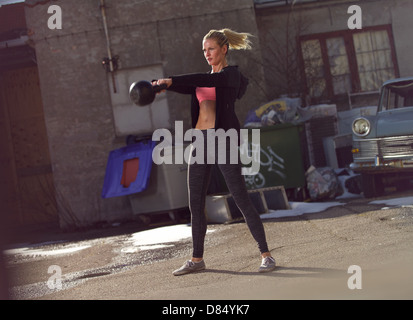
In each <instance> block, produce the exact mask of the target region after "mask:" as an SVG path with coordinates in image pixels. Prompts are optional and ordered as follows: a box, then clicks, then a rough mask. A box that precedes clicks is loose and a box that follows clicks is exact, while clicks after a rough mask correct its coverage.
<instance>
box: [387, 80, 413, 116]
mask: <svg viewBox="0 0 413 320" xmlns="http://www.w3.org/2000/svg"><path fill="white" fill-rule="evenodd" d="M381 104H382V105H381V110H393V109H398V108H404V107H413V81H404V82H398V83H394V84H389V85H387V86H386V87H385V88H384V91H383V96H382V101H381Z"/></svg>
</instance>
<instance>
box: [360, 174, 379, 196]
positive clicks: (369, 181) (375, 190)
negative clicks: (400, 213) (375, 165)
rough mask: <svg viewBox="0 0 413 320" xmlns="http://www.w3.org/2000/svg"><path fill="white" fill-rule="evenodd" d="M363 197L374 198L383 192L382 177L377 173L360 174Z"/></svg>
mask: <svg viewBox="0 0 413 320" xmlns="http://www.w3.org/2000/svg"><path fill="white" fill-rule="evenodd" d="M361 179H362V187H363V193H364V197H366V198H374V197H378V196H381V195H383V194H384V183H383V177H382V176H381V175H379V174H368V173H363V174H362V175H361Z"/></svg>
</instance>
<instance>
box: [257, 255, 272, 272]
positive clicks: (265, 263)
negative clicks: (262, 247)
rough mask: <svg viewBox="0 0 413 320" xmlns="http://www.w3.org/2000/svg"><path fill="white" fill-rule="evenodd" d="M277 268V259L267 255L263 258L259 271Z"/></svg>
mask: <svg viewBox="0 0 413 320" xmlns="http://www.w3.org/2000/svg"><path fill="white" fill-rule="evenodd" d="M274 269H275V259H274V258H273V257H265V258H263V259H262V262H261V265H260V268H259V269H258V272H270V271H273V270H274Z"/></svg>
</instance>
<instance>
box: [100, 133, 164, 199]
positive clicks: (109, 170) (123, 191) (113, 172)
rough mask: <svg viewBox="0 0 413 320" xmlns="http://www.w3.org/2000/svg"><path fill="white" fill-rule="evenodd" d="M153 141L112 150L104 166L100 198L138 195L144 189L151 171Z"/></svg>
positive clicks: (154, 143)
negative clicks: (103, 179)
mask: <svg viewBox="0 0 413 320" xmlns="http://www.w3.org/2000/svg"><path fill="white" fill-rule="evenodd" d="M155 145H156V142H155V141H152V140H150V141H144V142H139V143H137V144H132V145H128V146H126V147H123V148H120V149H116V150H113V151H111V152H110V153H109V158H108V163H107V165H106V174H105V181H104V184H103V190H102V198H112V197H120V196H126V195H130V194H134V193H139V192H141V191H143V190H145V189H146V187H147V185H148V181H149V177H150V175H151V169H152V151H153V149H154V148H155Z"/></svg>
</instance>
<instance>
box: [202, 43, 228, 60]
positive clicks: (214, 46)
mask: <svg viewBox="0 0 413 320" xmlns="http://www.w3.org/2000/svg"><path fill="white" fill-rule="evenodd" d="M227 50H228V49H227V46H223V47H220V46H219V44H218V42H217V41H216V40H215V39H206V40H204V41H203V51H204V56H205V59H206V60H207V62H208V64H209V65H210V66H216V65H219V64H221V63H222V62H224V60H225V56H226V54H227Z"/></svg>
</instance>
